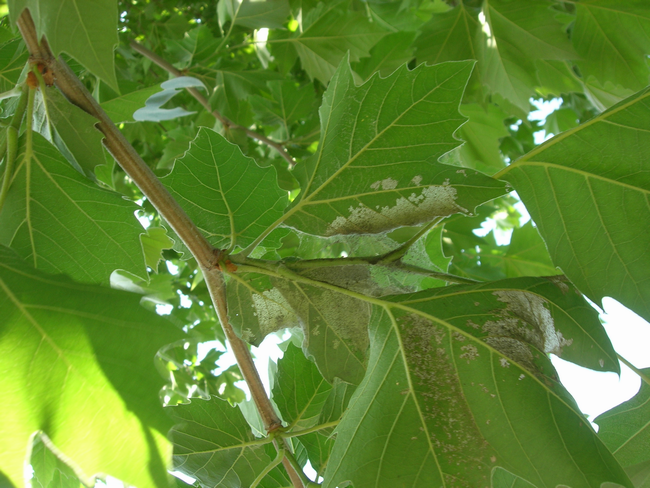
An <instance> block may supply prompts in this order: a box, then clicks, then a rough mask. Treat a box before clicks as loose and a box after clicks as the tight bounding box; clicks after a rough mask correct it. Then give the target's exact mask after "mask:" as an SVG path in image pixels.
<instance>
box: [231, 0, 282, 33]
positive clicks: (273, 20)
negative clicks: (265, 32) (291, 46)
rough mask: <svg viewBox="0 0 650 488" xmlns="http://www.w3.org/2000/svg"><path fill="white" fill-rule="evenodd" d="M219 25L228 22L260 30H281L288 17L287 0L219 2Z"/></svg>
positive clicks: (232, 0)
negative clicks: (266, 28)
mask: <svg viewBox="0 0 650 488" xmlns="http://www.w3.org/2000/svg"><path fill="white" fill-rule="evenodd" d="M218 11H219V23H220V24H221V25H223V24H225V23H226V22H227V21H228V20H231V21H233V22H234V23H235V24H237V25H243V26H245V27H250V28H251V29H260V28H262V27H271V28H278V29H280V28H282V27H283V24H284V23H285V21H286V20H287V17H288V16H289V2H288V1H287V0H265V1H263V2H260V1H256V0H221V1H220V2H219V7H218Z"/></svg>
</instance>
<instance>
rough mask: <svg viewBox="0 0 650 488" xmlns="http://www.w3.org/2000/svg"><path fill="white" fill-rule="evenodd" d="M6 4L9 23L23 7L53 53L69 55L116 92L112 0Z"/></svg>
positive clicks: (14, 0)
mask: <svg viewBox="0 0 650 488" xmlns="http://www.w3.org/2000/svg"><path fill="white" fill-rule="evenodd" d="M8 4H9V16H10V17H11V21H12V22H13V23H15V22H16V20H17V19H18V17H19V16H20V14H21V13H22V11H23V9H26V8H28V9H29V11H30V13H31V14H32V18H33V19H34V24H35V25H36V32H37V36H38V39H40V38H41V37H42V36H45V37H47V41H48V43H49V44H50V47H51V48H52V51H53V52H54V55H55V56H57V57H58V55H59V54H61V53H66V54H69V55H70V56H72V57H73V58H75V59H76V60H77V61H79V62H80V63H81V64H83V65H84V66H85V67H86V68H88V69H89V70H90V71H91V72H92V73H93V74H94V75H96V76H97V77H99V78H101V79H102V81H105V82H106V83H107V84H108V85H109V86H110V87H111V88H112V89H113V90H115V91H119V89H118V86H117V79H116V78H115V65H114V59H113V50H114V49H115V46H116V45H117V43H118V39H117V2H116V1H115V0H97V1H94V2H85V1H81V0H62V1H60V2H51V1H49V0H9V2H8Z"/></svg>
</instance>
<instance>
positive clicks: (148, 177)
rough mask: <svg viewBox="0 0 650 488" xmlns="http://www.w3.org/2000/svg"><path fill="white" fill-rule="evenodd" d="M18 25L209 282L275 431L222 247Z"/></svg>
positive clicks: (25, 25)
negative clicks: (234, 320) (237, 321)
mask: <svg viewBox="0 0 650 488" xmlns="http://www.w3.org/2000/svg"><path fill="white" fill-rule="evenodd" d="M17 24H18V29H19V30H20V33H21V35H22V36H23V39H24V40H25V43H26V44H27V47H28V49H29V52H30V54H31V59H30V60H31V62H33V63H38V62H40V63H43V64H45V66H47V67H48V68H49V69H50V70H52V72H53V73H54V75H55V76H56V78H55V84H56V86H57V88H58V89H59V90H60V91H61V92H62V93H63V94H64V95H65V96H66V98H67V99H68V100H69V101H70V102H71V103H73V104H74V105H76V106H77V107H79V108H81V109H82V110H84V111H85V112H87V113H88V114H90V115H92V116H93V117H95V118H96V119H98V123H97V124H96V127H97V128H98V129H99V130H100V131H101V132H102V133H103V134H104V137H105V138H104V140H103V143H104V145H105V146H106V148H107V149H108V150H109V152H110V153H111V154H112V155H113V157H114V158H115V160H116V161H117V162H118V164H119V165H120V166H121V167H122V169H123V170H124V171H125V173H126V174H127V175H128V176H129V177H130V178H131V179H132V180H133V182H134V183H135V184H136V185H137V186H138V188H140V190H141V191H142V193H143V194H144V195H145V196H146V198H147V199H148V200H149V201H150V202H151V203H152V205H153V206H154V207H155V208H156V210H157V211H158V213H159V214H160V215H161V216H162V218H163V219H165V220H166V221H167V223H168V224H169V225H170V227H171V228H172V229H173V230H174V232H175V233H176V234H177V235H178V237H179V238H180V239H181V240H182V241H183V243H184V244H185V245H186V246H187V248H188V249H189V250H190V252H191V253H192V255H193V256H194V257H195V258H196V261H197V263H198V264H199V266H200V268H201V271H202V272H203V274H204V277H205V281H206V285H207V286H208V290H209V292H210V296H211V298H212V300H213V304H214V307H215V310H216V311H217V314H218V316H219V320H220V321H221V325H222V327H223V329H224V332H225V334H226V337H227V338H228V341H229V342H230V345H231V348H232V349H233V353H234V355H235V358H236V360H237V364H238V365H239V368H240V370H241V372H242V375H243V376H244V380H245V381H246V383H248V386H249V388H250V391H251V396H252V397H253V399H254V400H255V404H256V405H257V408H258V410H259V411H260V415H261V416H262V419H264V424H265V427H266V429H267V431H273V430H275V429H277V428H278V427H280V426H281V425H282V423H281V421H280V419H279V418H278V416H277V414H276V413H275V410H274V409H273V406H272V405H271V402H270V400H269V398H268V396H267V395H266V392H265V391H264V386H263V385H262V382H261V380H260V377H259V374H258V372H257V370H256V369H255V365H254V363H253V359H252V357H251V355H250V352H249V350H248V347H247V346H246V344H245V343H244V342H243V341H242V340H241V339H240V338H239V337H237V336H236V335H235V333H234V331H233V329H232V326H231V325H230V323H229V321H228V313H227V309H226V290H225V284H224V282H223V276H222V274H221V271H220V269H219V266H218V264H219V260H220V259H221V251H219V250H217V249H215V248H214V247H213V246H212V245H211V244H210V243H209V242H208V241H207V239H206V238H205V237H204V236H203V234H201V232H200V230H199V229H198V228H197V227H196V225H195V224H194V222H193V221H192V220H191V219H190V218H189V216H188V215H187V214H186V213H185V211H184V210H183V209H182V208H181V207H180V205H179V204H178V202H176V200H175V199H174V197H172V196H171V194H170V193H169V192H168V191H167V189H166V188H165V187H164V186H163V185H162V183H160V180H158V178H157V177H156V176H155V174H154V173H153V171H151V169H150V168H149V166H147V164H146V163H145V162H144V161H143V159H142V158H141V157H140V156H139V155H138V153H137V152H136V151H135V149H133V147H132V146H131V144H130V143H129V142H128V141H127V140H126V138H125V137H124V136H123V135H122V133H121V132H120V131H119V130H118V129H117V127H115V124H113V122H112V121H111V119H110V118H109V117H108V115H106V113H105V112H104V110H103V109H102V108H101V107H100V106H99V104H98V103H97V101H96V100H95V99H94V98H93V97H92V96H91V95H90V93H89V92H88V90H87V89H86V87H85V86H84V85H83V83H81V81H80V80H79V79H78V78H77V77H76V75H75V74H74V73H73V72H72V70H71V69H70V68H69V67H68V65H67V64H66V63H65V61H63V60H62V59H56V58H55V56H54V55H53V53H52V51H51V50H50V47H49V45H48V43H47V40H46V39H45V38H43V39H42V40H40V42H39V39H38V37H37V34H36V28H35V26H34V21H33V20H32V17H31V14H30V13H29V10H28V9H24V10H23V12H22V14H21V16H20V17H19V19H18V21H17ZM288 470H289V475H290V477H291V478H292V479H294V478H297V479H299V477H298V475H297V473H292V472H291V470H293V468H292V467H291V466H289V468H288ZM302 487H303V485H302V483H300V484H297V485H296V488H302Z"/></svg>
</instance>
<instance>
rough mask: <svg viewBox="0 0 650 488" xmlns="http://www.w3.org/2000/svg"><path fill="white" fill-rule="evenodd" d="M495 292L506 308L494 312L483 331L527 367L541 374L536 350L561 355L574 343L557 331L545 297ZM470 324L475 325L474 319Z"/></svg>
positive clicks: (490, 341) (488, 340)
mask: <svg viewBox="0 0 650 488" xmlns="http://www.w3.org/2000/svg"><path fill="white" fill-rule="evenodd" d="M493 294H494V295H495V296H496V297H497V300H498V301H500V302H503V303H505V304H506V307H505V308H503V309H501V310H498V311H496V312H495V315H497V316H498V318H497V319H496V320H488V321H486V322H485V323H484V324H483V326H482V330H483V332H485V333H487V337H486V338H485V339H484V341H485V342H486V344H488V345H490V346H492V347H493V348H494V349H496V350H497V351H499V352H501V353H502V354H503V355H505V356H507V357H508V358H510V359H512V360H513V361H515V362H516V363H518V364H519V365H521V366H523V367H525V368H526V369H527V370H529V371H531V372H533V373H534V374H538V373H539V371H538V368H537V366H536V365H535V360H534V354H533V351H534V350H535V349H536V350H538V351H543V352H544V353H553V354H556V355H558V356H560V355H561V354H562V348H563V347H564V346H569V345H571V343H572V342H573V340H571V339H569V340H567V339H565V338H564V337H563V336H562V333H560V332H558V331H557V330H555V322H554V320H553V316H552V315H551V312H550V310H549V309H548V306H547V305H548V303H547V301H546V300H544V299H543V298H541V297H539V296H538V295H535V294H533V293H529V292H525V291H519V290H498V291H495V292H494V293H493ZM468 325H471V326H475V324H473V323H471V321H470V323H468ZM531 346H532V348H534V349H531ZM502 364H503V363H502Z"/></svg>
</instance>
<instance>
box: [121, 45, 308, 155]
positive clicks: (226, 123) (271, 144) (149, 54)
mask: <svg viewBox="0 0 650 488" xmlns="http://www.w3.org/2000/svg"><path fill="white" fill-rule="evenodd" d="M131 47H132V48H133V49H134V50H135V51H137V52H139V53H140V54H142V55H143V56H144V57H146V58H148V59H149V60H151V61H153V62H154V63H156V64H157V65H158V66H160V67H161V68H162V69H164V70H165V71H167V72H168V73H171V74H172V75H174V76H184V75H183V73H182V72H181V71H180V70H178V69H176V68H175V67H174V66H173V65H172V64H171V63H169V62H167V61H166V60H165V59H163V58H161V57H160V56H158V55H157V54H156V53H154V52H153V51H151V50H149V49H147V48H146V47H144V46H143V45H142V44H140V43H138V42H136V41H131ZM186 90H187V91H188V92H189V93H190V95H192V96H193V97H194V98H195V99H196V100H197V101H198V102H199V103H200V104H201V105H203V107H204V108H205V109H206V110H207V111H208V112H210V113H211V114H212V115H213V116H214V118H216V119H217V120H218V121H219V122H221V123H222V124H223V126H224V127H227V128H229V129H233V130H242V131H244V132H245V133H246V135H247V136H248V137H250V138H251V139H255V140H257V141H260V142H261V143H263V144H266V145H267V146H269V147H272V148H273V149H275V150H276V151H277V152H278V153H280V156H282V157H283V158H284V159H285V160H286V161H287V163H288V164H289V167H290V168H293V167H294V166H295V164H296V161H295V160H294V159H293V158H292V157H291V155H290V154H289V153H288V152H287V150H286V149H285V148H284V146H283V145H282V144H281V143H279V142H275V141H272V140H271V139H269V138H268V137H266V136H263V135H262V134H259V133H257V132H255V131H253V130H251V129H249V128H248V127H244V126H242V125H239V124H236V123H235V122H233V121H232V120H230V119H229V118H227V117H225V116H223V115H222V114H221V113H220V112H219V111H217V110H213V109H212V107H211V106H210V102H209V101H208V99H207V98H205V97H204V96H203V95H202V94H201V93H200V92H199V91H198V90H197V89H196V88H186Z"/></svg>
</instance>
